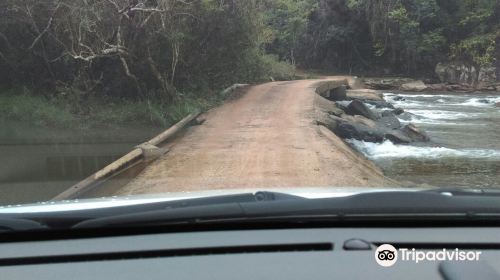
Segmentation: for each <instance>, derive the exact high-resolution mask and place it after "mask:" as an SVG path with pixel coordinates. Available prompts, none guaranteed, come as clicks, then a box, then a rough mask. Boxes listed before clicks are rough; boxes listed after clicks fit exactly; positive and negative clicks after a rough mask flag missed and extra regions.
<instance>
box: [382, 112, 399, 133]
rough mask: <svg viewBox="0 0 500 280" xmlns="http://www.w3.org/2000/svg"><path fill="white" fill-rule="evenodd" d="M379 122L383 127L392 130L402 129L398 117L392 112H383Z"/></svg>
mask: <svg viewBox="0 0 500 280" xmlns="http://www.w3.org/2000/svg"><path fill="white" fill-rule="evenodd" d="M377 122H378V123H379V124H381V125H382V126H384V127H387V128H391V129H398V128H400V127H401V122H399V120H398V118H396V115H394V113H393V112H391V111H384V112H382V117H381V118H380V119H378V120H377Z"/></svg>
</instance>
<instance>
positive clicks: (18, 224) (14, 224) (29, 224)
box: [0, 218, 47, 232]
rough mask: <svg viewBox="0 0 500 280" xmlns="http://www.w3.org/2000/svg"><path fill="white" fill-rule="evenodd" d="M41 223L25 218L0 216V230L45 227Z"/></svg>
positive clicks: (25, 229) (23, 229) (24, 229)
mask: <svg viewBox="0 0 500 280" xmlns="http://www.w3.org/2000/svg"><path fill="white" fill-rule="evenodd" d="M46 228H47V227H46V226H44V225H42V224H41V223H38V222H35V221H32V220H26V219H9V218H0V232H5V231H27V230H38V229H46Z"/></svg>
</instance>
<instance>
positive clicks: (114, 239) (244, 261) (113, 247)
mask: <svg viewBox="0 0 500 280" xmlns="http://www.w3.org/2000/svg"><path fill="white" fill-rule="evenodd" d="M380 244H392V245H394V246H395V247H396V248H402V247H405V248H415V249H417V250H430V249H438V248H448V249H455V248H459V249H468V250H479V251H481V259H480V260H479V261H421V262H419V263H415V262H412V261H401V260H398V262H396V263H395V264H394V265H393V266H391V267H382V266H380V265H379V264H377V262H376V260H375V249H376V247H377V246H378V245H380ZM0 275H1V279H34V278H36V279H38V280H41V279H186V280H187V279H189V280H192V279H214V280H215V279H217V280H221V279H287V280H290V279H470V277H474V279H498V278H491V277H497V276H498V275H500V229H499V228H496V227H424V228H422V227H398V228H389V227H366V228H363V227H352V228H347V227H343V228H337V227H325V228H286V229H236V230H234V229H233V230H211V231H188V232H155V233H144V234H139V233H136V234H131V235H120V236H100V237H99V236H88V237H85V236H80V237H78V238H63V239H53V240H18V241H15V242H5V240H4V241H3V242H2V243H0ZM488 277H490V278H488Z"/></svg>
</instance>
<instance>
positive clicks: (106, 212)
mask: <svg viewBox="0 0 500 280" xmlns="http://www.w3.org/2000/svg"><path fill="white" fill-rule="evenodd" d="M301 199H305V198H303V197H300V196H295V195H290V194H286V193H279V192H257V193H243V194H233V195H221V196H211V197H201V198H191V199H182V200H173V201H164V202H155V203H144V204H138V205H129V206H119V207H110V208H99V209H89V210H76V211H60V212H46V213H16V214H1V215H0V219H1V218H5V219H15V220H17V219H24V220H27V221H37V222H40V223H42V224H44V225H47V227H48V228H50V229H66V228H70V227H72V226H74V225H75V224H78V223H82V222H85V221H92V220H96V221H97V220H98V219H104V218H107V217H119V216H129V215H130V216H131V217H133V215H134V214H136V213H142V214H143V215H150V214H151V213H154V212H155V211H160V212H161V211H173V210H176V209H188V208H189V209H191V210H188V211H187V212H191V211H194V209H197V208H200V207H201V208H203V207H207V206H210V205H224V204H230V203H255V202H268V201H285V200H301ZM200 211H201V210H200ZM181 212H182V211H181ZM146 213H149V214H146ZM172 213H173V212H172ZM35 223H36V222H35Z"/></svg>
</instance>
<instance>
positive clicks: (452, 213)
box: [74, 192, 500, 228]
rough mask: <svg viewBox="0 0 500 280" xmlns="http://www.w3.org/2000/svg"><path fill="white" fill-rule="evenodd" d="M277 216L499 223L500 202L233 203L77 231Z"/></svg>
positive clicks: (437, 197)
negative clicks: (492, 220) (446, 218)
mask: <svg viewBox="0 0 500 280" xmlns="http://www.w3.org/2000/svg"><path fill="white" fill-rule="evenodd" d="M272 217H280V218H281V219H286V218H287V217H288V218H290V219H295V218H297V217H301V218H303V219H307V217H310V218H317V217H331V218H332V219H337V220H339V219H342V220H348V219H353V220H362V219H363V218H366V219H370V220H373V219H387V217H399V218H407V219H411V218H412V217H413V218H415V217H418V218H419V219H420V218H429V219H430V218H436V217H440V218H442V217H453V218H454V219H457V218H458V219H471V218H472V219H475V218H478V217H482V218H484V217H487V218H488V219H497V220H498V219H499V218H500V197H489V196H449V195H443V194H441V193H435V192H373V193H361V194H357V195H353V196H347V197H336V198H322V199H298V200H297V199H292V200H290V199H285V200H276V201H272V200H271V201H262V202H257V203H256V202H233V203H223V204H212V205H203V206H195V207H185V208H176V209H163V210H156V211H148V212H142V213H134V214H126V215H117V216H111V217H104V218H98V219H93V220H87V221H84V222H82V223H79V224H77V225H75V226H74V228H98V227H123V226H142V225H169V224H179V223H182V224H189V223H193V224H196V223H198V224H200V223H207V222H210V221H214V222H215V221H216V222H224V221H234V220H239V221H242V220H245V219H247V220H258V219H268V218H272ZM499 221H500V220H499Z"/></svg>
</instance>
